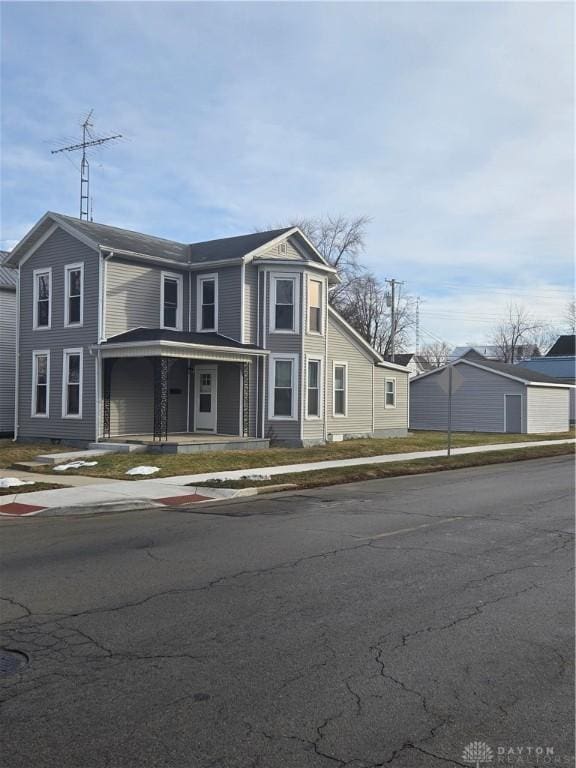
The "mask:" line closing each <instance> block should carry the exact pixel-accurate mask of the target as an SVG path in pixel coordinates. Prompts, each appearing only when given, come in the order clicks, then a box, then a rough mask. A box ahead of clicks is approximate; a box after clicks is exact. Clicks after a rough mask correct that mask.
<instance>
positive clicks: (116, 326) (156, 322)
mask: <svg viewBox="0 0 576 768" xmlns="http://www.w3.org/2000/svg"><path fill="white" fill-rule="evenodd" d="M162 272H173V273H174V274H179V275H182V280H183V283H182V294H183V307H182V324H183V325H182V328H183V330H185V331H187V330H189V328H188V274H187V273H186V272H183V271H180V270H178V269H172V267H170V268H169V269H165V268H162V267H157V266H154V265H153V266H151V265H148V264H142V262H137V261H130V260H128V259H119V258H112V259H109V260H108V261H107V263H106V305H105V306H106V312H105V315H106V320H105V324H104V335H105V337H106V338H110V337H111V336H116V335H117V334H119V333H125V332H126V331H130V330H132V329H134V328H160V327H161V323H160V319H161V317H160V311H161V307H160V300H161V280H162Z"/></svg>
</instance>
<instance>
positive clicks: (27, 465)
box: [11, 461, 53, 472]
mask: <svg viewBox="0 0 576 768" xmlns="http://www.w3.org/2000/svg"><path fill="white" fill-rule="evenodd" d="M51 466H53V465H52V464H48V463H46V462H44V461H15V462H14V464H12V465H11V468H12V469H21V470H22V471H23V472H35V471H36V470H37V469H38V467H51Z"/></svg>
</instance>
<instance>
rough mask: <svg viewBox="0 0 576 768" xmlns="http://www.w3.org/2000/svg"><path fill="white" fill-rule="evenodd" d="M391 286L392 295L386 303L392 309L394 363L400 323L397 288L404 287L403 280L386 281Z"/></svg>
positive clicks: (391, 327) (391, 337)
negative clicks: (397, 330)
mask: <svg viewBox="0 0 576 768" xmlns="http://www.w3.org/2000/svg"><path fill="white" fill-rule="evenodd" d="M385 282H386V283H388V285H389V286H390V293H389V294H388V296H387V297H386V303H387V304H388V306H389V307H390V360H391V362H394V358H395V355H396V326H397V323H398V316H397V312H396V286H397V285H404V281H403V280H396V279H395V278H391V279H388V278H386V280H385Z"/></svg>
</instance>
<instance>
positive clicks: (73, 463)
mask: <svg viewBox="0 0 576 768" xmlns="http://www.w3.org/2000/svg"><path fill="white" fill-rule="evenodd" d="M96 464H98V462H97V461H71V462H70V463H69V464H58V466H57V467H54V468H53V470H54V472H65V471H66V470H67V469H80V467H95V466H96Z"/></svg>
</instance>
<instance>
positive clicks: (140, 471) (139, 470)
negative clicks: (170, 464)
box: [126, 466, 160, 475]
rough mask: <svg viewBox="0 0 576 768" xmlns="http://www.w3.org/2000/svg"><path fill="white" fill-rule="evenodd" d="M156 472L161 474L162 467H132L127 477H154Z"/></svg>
mask: <svg viewBox="0 0 576 768" xmlns="http://www.w3.org/2000/svg"><path fill="white" fill-rule="evenodd" d="M154 472H160V467H146V466H142V467H132V469H129V470H128V471H127V472H126V474H127V475H153V474H154Z"/></svg>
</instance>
